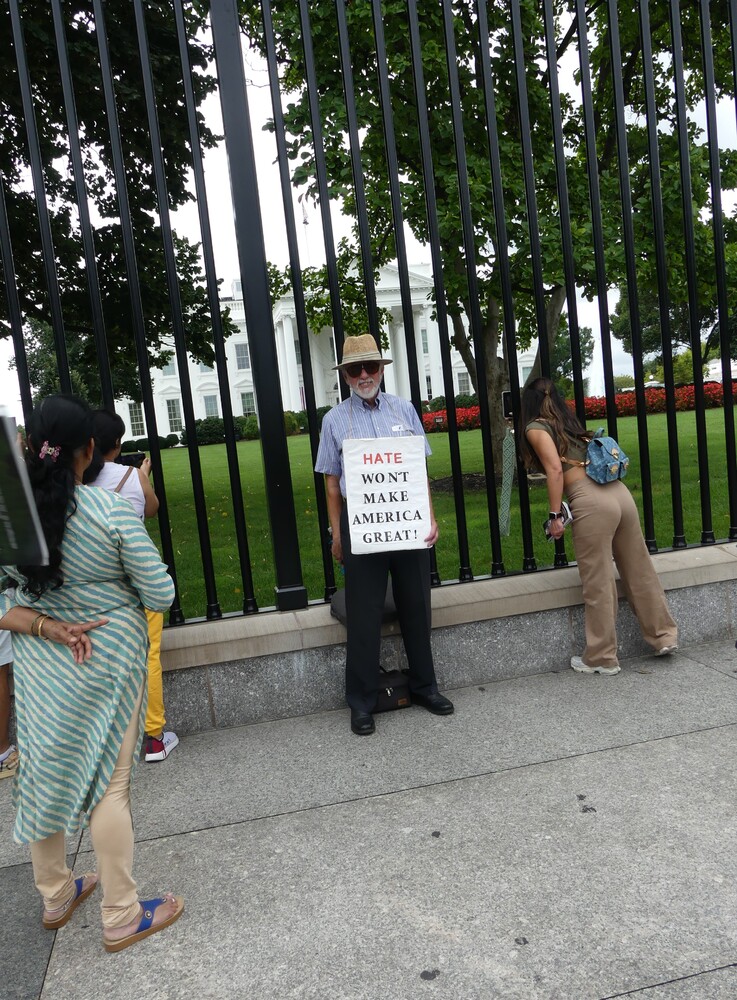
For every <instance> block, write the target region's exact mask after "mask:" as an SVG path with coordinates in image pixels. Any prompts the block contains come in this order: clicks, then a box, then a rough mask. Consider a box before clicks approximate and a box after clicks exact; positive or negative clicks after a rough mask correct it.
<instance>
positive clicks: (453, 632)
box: [164, 580, 737, 734]
mask: <svg viewBox="0 0 737 1000" xmlns="http://www.w3.org/2000/svg"><path fill="white" fill-rule="evenodd" d="M736 600H737V580H727V581H722V582H716V583H709V584H707V585H701V586H694V587H684V588H681V589H678V590H671V591H669V593H668V601H669V604H670V607H671V612H672V614H673V616H674V618H675V619H676V621H677V622H678V628H679V641H680V645H681V648H683V647H686V646H689V645H696V644H698V643H702V642H707V641H709V640H716V639H724V638H730V637H734V636H735V627H736V623H735V601H736ZM617 632H618V637H619V643H620V656H621V657H622V658H624V659H627V658H629V657H635V656H640V655H643V654H646V653H647V652H648V651H649V647H648V646H647V645H646V644H645V643H644V642H643V640H642V638H641V637H640V633H639V629H638V626H637V621H636V619H635V617H634V615H633V614H632V612H631V610H630V608H629V606H628V605H627V603H626V602H625V601H621V602H620V608H619V618H618V623H617ZM583 635H584V632H583V608H582V607H581V606H580V605H574V606H571V607H564V608H558V609H555V610H550V611H539V612H532V613H527V614H520V615H511V616H508V617H506V618H495V619H491V620H488V621H479V622H470V623H465V624H461V625H453V626H448V627H444V628H437V629H434V630H433V649H434V654H435V666H436V672H437V675H438V681H439V684H440V687H441V690H444V691H452V690H453V688H459V687H465V686H468V685H471V684H483V683H489V682H493V681H500V680H507V679H510V678H514V677H522V676H525V675H528V674H537V673H543V672H548V671H551V672H552V671H558V670H565V669H567V668H568V666H569V660H570V657H571V655H573V654H574V653H580V652H581V650H582V648H583V644H584V639H583ZM382 663H383V665H384V666H386V667H388V668H394V667H402V666H405V665H406V661H405V657H404V649H403V646H402V641H401V638H400V637H398V636H386V637H385V638H384V640H383V645H382ZM344 665H345V645H344V644H333V645H330V646H319V647H317V648H313V649H303V650H296V651H293V652H281V653H278V654H273V655H265V656H258V657H251V658H248V659H242V660H231V661H229V662H226V663H215V664H209V665H207V666H200V667H191V668H189V669H177V670H168V671H166V672H165V674H164V687H165V703H166V715H167V724H168V725H170V726H171V727H172V728H174V729H176V731H177V732H178V733H180V734H186V733H196V732H201V731H203V730H207V729H219V728H225V727H229V726H241V725H246V724H249V723H254V722H263V721H267V720H271V719H283V718H289V717H291V716H296V715H309V714H311V713H313V712H321V711H325V710H330V709H338V708H342V707H344V705H345V702H344V696H343V691H344V685H343V670H344Z"/></svg>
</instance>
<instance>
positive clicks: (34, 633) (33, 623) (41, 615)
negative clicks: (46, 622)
mask: <svg viewBox="0 0 737 1000" xmlns="http://www.w3.org/2000/svg"><path fill="white" fill-rule="evenodd" d="M45 617H46V616H45V615H44V613H43V611H42V612H41V614H40V615H36V617H35V618H34V619H33V621H32V622H31V635H38V632H34V631H33V626H34V625H35V624H36V622H37V621H38V620H39V618H45Z"/></svg>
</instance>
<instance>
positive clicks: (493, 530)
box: [442, 0, 505, 576]
mask: <svg viewBox="0 0 737 1000" xmlns="http://www.w3.org/2000/svg"><path fill="white" fill-rule="evenodd" d="M442 7H443V30H444V34H445V57H446V63H447V67H448V82H449V85H450V107H451V117H452V120H453V145H454V148H455V154H456V168H457V177H458V197H459V202H460V208H461V228H462V231H463V249H464V252H465V255H466V279H467V282H468V296H469V305H470V308H471V315H470V316H469V320H470V323H471V330H472V334H473V346H474V357H475V360H476V372H477V380H478V385H479V393H478V397H479V414H480V417H481V440H482V445H483V453H484V472H485V474H486V500H487V507H488V511H489V534H490V536H491V573H492V576H499V575H502V574H503V573H504V572H505V570H504V560H503V557H502V543H501V535H500V531H499V511H498V508H497V502H496V473H495V470H494V455H493V451H492V447H491V421H490V415H489V397H488V395H487V392H486V345H485V343H484V331H483V322H482V319H481V307H480V305H479V290H478V277H477V274H476V243H475V239H474V226H473V217H472V213H471V195H470V190H469V186H468V167H467V162H466V145H465V137H464V134H463V109H462V104H461V91H460V82H459V78H458V58H457V55H456V46H455V35H454V29H453V10H452V6H451V3H450V0H443V2H442Z"/></svg>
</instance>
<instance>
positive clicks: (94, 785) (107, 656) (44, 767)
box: [0, 396, 182, 950]
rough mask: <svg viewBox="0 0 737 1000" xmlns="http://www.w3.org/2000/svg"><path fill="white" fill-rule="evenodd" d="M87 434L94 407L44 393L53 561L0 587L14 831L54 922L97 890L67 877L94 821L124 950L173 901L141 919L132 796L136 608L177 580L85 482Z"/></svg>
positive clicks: (41, 414) (155, 601) (34, 438)
mask: <svg viewBox="0 0 737 1000" xmlns="http://www.w3.org/2000/svg"><path fill="white" fill-rule="evenodd" d="M91 438H92V434H91V413H90V411H89V408H88V407H87V405H86V404H84V403H83V402H82V401H81V400H78V399H76V398H75V397H69V396H51V397H48V398H47V399H46V400H44V401H43V403H42V404H41V406H40V407H39V408H38V409H37V410H36V411H34V414H33V417H32V418H31V420H30V421H29V438H28V439H29V456H28V463H27V464H28V469H29V475H30V477H31V483H32V486H33V488H34V498H35V500H36V506H37V508H38V511H39V516H40V520H41V524H42V527H43V528H44V533H45V535H46V540H47V544H48V547H49V554H50V564H49V566H47V567H5V570H4V572H5V574H6V580H5V583H8V582H13V581H14V582H15V584H16V590H15V597H14V598H9V597H5V596H0V627H2V628H7V629H10V630H11V631H12V633H13V651H14V659H15V665H14V675H15V699H16V717H17V731H18V747H19V751H20V762H19V766H18V773H17V778H16V785H15V789H14V801H15V804H16V806H17V817H16V823H15V829H14V839H15V840H16V842H18V843H20V844H30V845H31V854H32V860H33V866H34V876H35V879H36V885H37V887H38V888H39V891H40V892H41V894H42V895H43V897H44V904H45V909H44V925H45V926H47V927H53V928H56V927H59V926H62V925H63V923H66V921H67V920H68V919H69V916H71V913H72V911H73V909H74V908H75V906H76V905H77V904H78V903H79V902H80V901H81V900H82V899H83V898H84V897H85V896H86V895H87V894H89V893H90V892H92V891H93V889H94V887H95V884H96V877H95V876H92V875H88V876H83V877H82V878H78V879H77V880H76V881H75V879H74V877H73V875H72V873H71V872H70V871H69V869H68V868H67V866H66V861H65V843H64V836H65V835H66V834H69V835H71V834H74V833H75V832H77V831H78V830H79V829H80V827H81V826H86V825H87V824H89V825H90V832H91V836H92V841H93V847H94V849H95V853H96V855H97V861H98V873H99V876H100V880H101V883H102V887H103V892H104V896H103V903H102V916H103V928H104V932H103V937H104V941H105V946H106V948H108V950H119V948H120V947H121V946H125V944H127V943H132V942H133V940H138V938H139V937H140V936H144V935H145V933H152V932H153V931H154V930H158V929H160V928H161V927H162V926H165V925H167V924H168V923H171V922H173V919H176V917H177V916H179V913H180V912H181V909H182V903H181V900H178V899H175V898H174V897H164V898H163V900H162V901H161V902H160V904H159V906H158V909H157V908H156V907H149V909H150V910H151V911H152V916H151V919H150V921H149V922H148V924H147V925H146V926H145V927H144V924H145V922H146V921H145V918H143V919H142V918H141V913H142V911H141V905H140V903H139V901H138V895H137V892H136V886H135V882H134V881H133V878H132V874H131V868H132V857H133V829H132V820H131V813H130V794H129V792H130V772H131V769H132V765H133V761H134V759H135V756H136V754H137V751H138V750H139V749H140V741H141V731H142V720H143V716H144V713H145V690H146V684H145V680H146V656H147V648H148V632H147V624H146V617H145V613H144V608H148V609H149V610H153V611H164V610H166V609H167V608H168V607H169V605H170V604H171V601H172V598H173V596H174V585H173V583H172V580H171V578H170V576H169V575H168V573H167V571H166V567H165V566H164V564H163V563H162V561H161V559H160V557H159V554H158V552H157V550H156V548H155V546H154V544H153V542H152V541H151V540H150V538H149V536H148V535H147V533H146V531H145V529H144V527H143V525H142V524H141V522H140V520H139V519H138V518H137V517H136V515H135V513H134V511H133V509H132V507H131V505H130V504H129V503H128V502H127V501H126V500H124V499H122V498H121V497H119V496H117V495H115V494H113V493H108V492H107V491H105V490H97V489H94V488H93V487H87V486H82V485H81V479H82V474H83V472H84V469H85V468H86V467H87V465H88V464H89V462H90V459H91V457H92V447H93V443H92V440H91ZM0 589H2V584H0ZM70 623H77V624H75V625H72V624H70ZM79 623H85V624H79ZM93 628H94V632H92V634H91V636H89V635H88V631H89V630H90V629H93ZM45 639H50V640H52V641H47V642H45V641H44V640H45ZM152 902H155V901H152ZM145 908H146V907H144V909H145ZM156 909H157V912H156V913H153V910H156ZM123 942H125V944H123Z"/></svg>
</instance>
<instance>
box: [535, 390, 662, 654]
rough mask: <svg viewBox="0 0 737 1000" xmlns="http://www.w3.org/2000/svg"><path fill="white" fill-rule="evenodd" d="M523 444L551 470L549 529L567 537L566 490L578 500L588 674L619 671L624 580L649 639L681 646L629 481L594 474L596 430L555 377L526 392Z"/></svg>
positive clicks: (575, 529)
mask: <svg viewBox="0 0 737 1000" xmlns="http://www.w3.org/2000/svg"><path fill="white" fill-rule="evenodd" d="M520 429H524V431H523V434H522V437H521V440H520V442H519V450H520V455H521V457H522V462H523V463H524V465H525V467H526V468H528V469H530V468H532V469H535V470H537V471H540V472H543V473H545V475H546V477H547V486H548V510H549V511H550V513H549V519H550V520H549V525H548V531H549V532H550V535H551V536H552V537H553V538H562V536H563V534H564V532H565V529H566V525H565V517H564V516H563V514H564V512H563V510H562V500H563V494H564V493H565V494H566V496H567V498H568V503H569V504H570V509H571V513H572V514H573V521H572V524H571V532H572V534H573V548H574V550H575V553H576V560H577V562H578V571H579V573H580V574H581V585H582V588H583V602H584V613H585V629H586V648H585V649H584V651H583V655H582V656H574V657H572V658H571V667H572V668H573V669H574V670H576V671H578V672H579V673H583V674H618V673H619V670H620V666H619V659H618V657H617V632H616V620H617V608H618V604H619V601H618V596H617V583H616V579H615V577H614V565H613V563H612V559H614V563H615V564H616V566H617V569H618V570H619V575H620V578H621V580H622V585H623V587H624V592H625V595H626V597H627V600H628V601H629V604H630V607H631V608H632V610H633V611H634V613H635V615H636V616H637V620H638V622H639V624H640V629H641V631H642V636H643V638H644V640H645V642H647V643H648V644H649V645H650V646H652V647H653V649H654V650H655V655H656V656H665V655H667V654H668V653H672V652H674V651H675V650H676V649H678V631H677V627H676V623H675V622H674V621H673V618H672V616H671V613H670V611H669V610H668V604H667V601H666V599H665V594H664V593H663V587H662V585H661V583H660V579H659V578H658V574H657V573H656V572H655V567H654V566H653V561H652V559H651V558H650V553H649V552H648V550H647V546H646V544H645V539H644V538H643V537H642V529H641V528H640V515H639V513H638V511H637V506H636V504H635V501H634V500H633V499H632V495H631V493H630V491H629V490H628V489H627V487H626V486H625V485H624V483H623V482H622V481H621V479H615V480H613V481H612V482H609V483H598V482H594V480H593V479H591V478H590V477H589V476H588V475H587V474H586V469H585V466H586V464H587V450H588V444H589V441H590V440H591V438H592V434H591V433H590V432H587V430H586V428H585V427H584V426H583V425H582V424H581V423H580V421H579V420H578V418H577V417H576V415H575V413H574V412H573V411H572V410H571V408H570V407H569V406H568V405H567V403H566V402H565V400H564V399H563V398H562V397H561V396H560V394H559V393H558V390H557V389H556V387H555V385H554V384H553V382H552V381H551V380H550V379H549V378H537V379H534V380H533V381H532V382H531V383H530V385H528V386H526V387H525V389H524V391H523V393H522V401H521V413H520Z"/></svg>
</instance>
